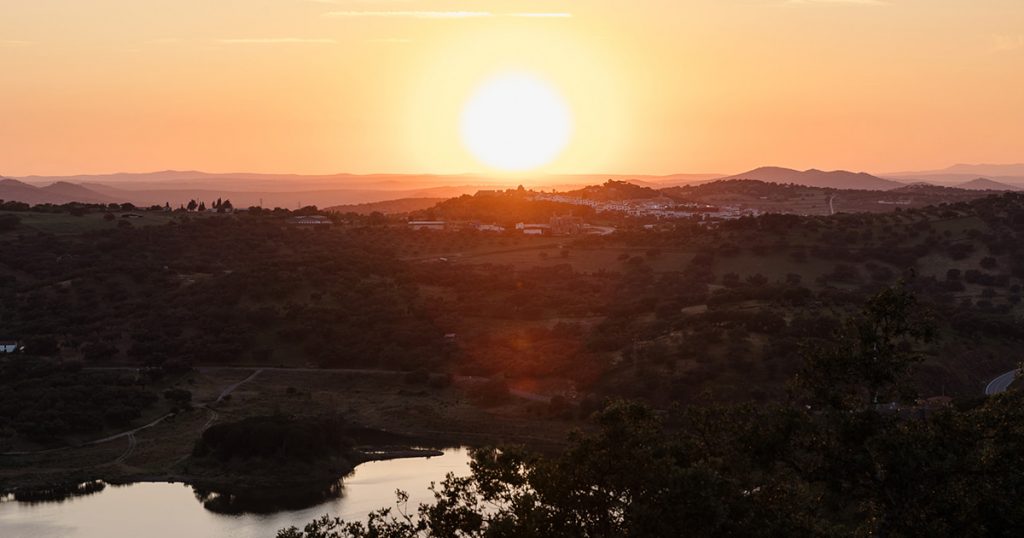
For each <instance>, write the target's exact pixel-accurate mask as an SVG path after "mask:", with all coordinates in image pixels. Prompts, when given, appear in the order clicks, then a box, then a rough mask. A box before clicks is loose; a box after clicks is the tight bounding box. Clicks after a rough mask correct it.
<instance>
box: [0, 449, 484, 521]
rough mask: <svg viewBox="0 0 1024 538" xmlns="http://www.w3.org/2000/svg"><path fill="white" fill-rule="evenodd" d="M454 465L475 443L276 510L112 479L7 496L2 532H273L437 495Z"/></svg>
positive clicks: (463, 468) (361, 516) (359, 474)
mask: <svg viewBox="0 0 1024 538" xmlns="http://www.w3.org/2000/svg"><path fill="white" fill-rule="evenodd" d="M449 472H451V473H455V474H456V475H462V476H465V475H468V474H469V451H468V450H467V449H447V450H445V453H444V455H443V456H434V457H430V458H409V459H397V460H388V461H375V462H368V463H364V464H361V465H359V466H358V467H356V470H355V471H354V472H353V473H352V474H350V475H348V476H347V477H345V479H344V480H343V486H342V488H341V489H342V491H341V496H340V497H337V498H333V499H330V500H327V501H325V502H323V503H321V504H318V505H316V506H313V507H311V508H305V509H302V510H294V511H284V512H276V513H272V514H238V515H225V514H219V513H215V512H212V511H210V510H207V509H206V508H204V507H203V504H202V502H200V501H199V500H198V499H197V497H196V493H195V491H194V490H193V489H192V487H191V486H188V485H185V484H181V483H152V482H140V483H136V484H130V485H127V486H107V487H106V488H105V489H103V491H101V492H99V493H95V494H92V495H86V496H81V497H73V498H69V499H67V500H64V501H59V502H41V503H24V502H16V501H6V502H2V503H0V536H2V537H3V538H118V537H122V536H124V537H129V536H130V537H137V536H144V537H146V538H182V537H185V536H187V537H190V538H256V537H260V538H273V536H275V535H276V533H277V531H278V529H281V528H284V527H289V526H292V525H295V526H297V527H300V528H301V527H302V526H303V525H304V524H305V523H307V522H309V521H310V520H312V519H315V518H318V517H320V516H322V515H324V514H330V515H331V516H332V517H334V516H339V517H342V518H344V519H347V520H360V521H365V519H366V515H367V514H368V513H369V512H371V511H373V510H376V509H378V508H383V507H394V505H395V490H396V489H402V490H405V491H407V492H409V496H410V501H409V506H410V508H412V509H415V507H416V506H417V504H418V503H420V502H427V501H431V500H433V497H432V495H431V494H430V492H429V491H428V489H427V488H428V486H429V485H430V482H431V481H434V482H438V483H440V482H441V480H443V479H444V477H445V475H447V474H448V473H449Z"/></svg>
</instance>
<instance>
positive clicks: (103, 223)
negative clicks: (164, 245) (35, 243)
mask: <svg viewBox="0 0 1024 538" xmlns="http://www.w3.org/2000/svg"><path fill="white" fill-rule="evenodd" d="M127 213H132V214H135V215H141V218H127V219H126V218H121V215H124V214H127ZM0 214H3V215H15V216H17V217H18V218H20V219H21V224H22V226H24V227H25V228H28V229H30V230H34V231H38V232H43V233H51V234H75V233H82V232H89V231H95V230H104V229H109V228H115V227H117V226H118V224H119V223H120V222H121V221H128V222H130V223H131V224H132V226H158V225H162V224H167V223H168V222H170V221H171V220H173V219H174V214H173V213H165V212H163V211H141V210H137V211H130V212H129V211H115V212H112V213H111V214H113V215H114V216H115V219H114V220H106V219H104V218H103V217H104V213H87V214H85V215H82V216H80V217H76V216H73V215H69V214H67V213H36V212H34V211H17V212H12V211H0ZM8 233H13V232H8ZM21 233H23V232H21ZM0 236H2V234H0Z"/></svg>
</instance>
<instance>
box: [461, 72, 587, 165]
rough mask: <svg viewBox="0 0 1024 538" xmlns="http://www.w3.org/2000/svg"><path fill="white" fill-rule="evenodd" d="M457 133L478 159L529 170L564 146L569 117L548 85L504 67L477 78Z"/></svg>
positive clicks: (570, 122) (566, 139)
mask: <svg viewBox="0 0 1024 538" xmlns="http://www.w3.org/2000/svg"><path fill="white" fill-rule="evenodd" d="M461 133H462V142H463V144H465V146H466V148H467V149H468V150H469V152H470V153H472V154H473V156H474V157H476V159H477V160H479V161H480V162H482V163H484V164H486V165H488V166H490V167H492V168H496V169H498V170H504V171H510V172H511V171H523V170H531V169H534V168H538V167H541V166H544V165H545V164H548V163H550V162H551V161H553V160H554V159H555V158H556V157H558V155H559V153H561V152H562V150H563V149H565V146H566V145H567V144H568V143H569V138H570V136H571V134H572V118H571V115H570V113H569V107H568V105H566V103H565V101H564V100H563V99H562V97H561V96H560V95H559V94H558V92H557V91H555V89H554V88H552V87H551V85H549V84H548V83H546V82H545V81H543V80H541V79H539V78H537V77H534V76H532V75H529V74H526V73H505V74H501V75H498V76H495V77H493V78H491V79H489V80H487V81H485V82H484V83H483V84H481V85H480V87H479V88H478V89H477V90H476V93H475V94H474V95H473V97H472V98H470V100H469V101H468V102H467V103H466V106H465V108H463V110H462V118H461Z"/></svg>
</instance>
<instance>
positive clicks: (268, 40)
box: [218, 37, 337, 45]
mask: <svg viewBox="0 0 1024 538" xmlns="http://www.w3.org/2000/svg"><path fill="white" fill-rule="evenodd" d="M218 41H220V42H221V43H227V44H232V45H248V44H257V45H259V44H271V45H274V44H289V43H298V44H304V43H308V44H315V45H334V44H336V43H337V41H336V40H334V39H328V38H309V37H245V38H236V39H218Z"/></svg>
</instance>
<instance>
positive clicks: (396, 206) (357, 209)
mask: <svg viewBox="0 0 1024 538" xmlns="http://www.w3.org/2000/svg"><path fill="white" fill-rule="evenodd" d="M445 200H447V198H399V199H397V200H384V201H383V202H369V203H365V204H347V205H336V206H333V207H328V208H325V209H324V211H331V212H335V213H358V214H360V215H369V214H370V213H373V212H375V211H377V212H380V213H383V214H385V215H397V214H401V213H411V212H413V211H419V210H421V209H427V208H430V207H434V206H435V205H437V204H438V203H440V202H443V201H445Z"/></svg>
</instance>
